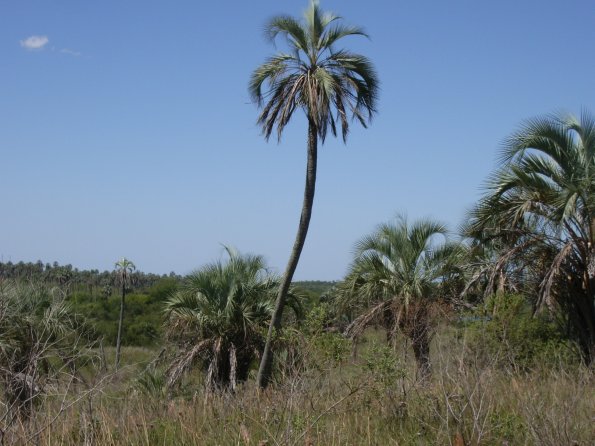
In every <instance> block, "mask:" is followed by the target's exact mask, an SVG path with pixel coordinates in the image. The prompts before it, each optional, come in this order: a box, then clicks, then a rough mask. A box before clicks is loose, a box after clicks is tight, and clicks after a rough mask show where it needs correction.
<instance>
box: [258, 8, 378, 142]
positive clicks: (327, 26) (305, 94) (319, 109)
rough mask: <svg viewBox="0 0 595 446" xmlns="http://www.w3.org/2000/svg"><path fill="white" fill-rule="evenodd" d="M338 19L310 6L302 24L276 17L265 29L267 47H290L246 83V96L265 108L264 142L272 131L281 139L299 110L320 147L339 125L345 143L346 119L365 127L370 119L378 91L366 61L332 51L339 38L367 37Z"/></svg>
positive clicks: (359, 57) (364, 58)
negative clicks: (281, 40)
mask: <svg viewBox="0 0 595 446" xmlns="http://www.w3.org/2000/svg"><path fill="white" fill-rule="evenodd" d="M339 19H340V17H339V16H336V15H334V14H332V13H323V12H322V11H321V10H320V7H319V5H318V2H317V1H312V2H311V3H310V7H309V8H308V9H307V10H306V12H305V14H304V20H303V21H302V22H300V21H299V20H296V19H295V18H293V17H291V16H279V17H275V18H273V19H272V20H271V21H270V22H269V23H268V25H267V26H266V35H267V37H268V38H269V39H270V40H271V41H274V40H275V38H276V37H277V36H278V35H282V36H284V37H285V38H286V40H287V44H288V46H289V51H288V52H287V53H278V54H276V55H275V56H273V57H271V58H269V59H268V60H267V61H266V63H264V64H263V65H261V66H260V67H258V68H257V69H256V70H255V71H254V73H253V74H252V78H251V79H250V86H249V90H250V94H251V96H252V98H253V100H254V101H255V102H256V103H257V104H258V105H259V106H262V107H263V109H262V112H261V114H260V116H259V117H258V123H259V124H260V125H261V126H262V128H263V132H264V134H265V136H266V138H267V139H268V138H269V137H270V135H271V133H272V131H273V129H274V127H275V126H276V127H277V136H278V138H281V134H282V132H283V129H284V128H285V126H286V125H287V123H288V122H289V121H290V119H291V117H292V115H293V112H294V111H295V110H296V109H297V108H301V109H303V110H304V112H305V113H306V116H307V117H308V120H309V121H310V122H311V123H312V124H313V125H314V126H315V128H316V131H317V134H318V136H319V137H320V138H321V140H322V141H324V139H325V137H326V134H327V130H328V128H329V127H330V129H331V132H332V133H333V135H335V136H336V135H337V124H338V123H340V126H341V130H342V136H343V139H344V140H345V139H346V138H347V133H348V132H349V120H348V117H349V115H352V116H353V117H354V118H355V119H357V120H358V121H359V122H360V123H361V124H362V125H363V126H364V127H366V125H367V122H368V121H369V120H370V119H371V118H372V115H373V114H374V112H375V105H376V96H377V91H378V79H377V76H376V72H375V70H374V67H373V66H372V64H371V63H370V61H369V60H368V59H367V58H366V57H364V56H361V55H359V54H354V53H351V52H349V51H347V50H343V49H341V50H336V49H335V45H336V44H337V42H338V41H339V40H340V39H341V38H343V37H346V36H351V35H361V36H366V33H364V31H363V30H362V29H361V28H358V27H354V26H345V25H342V24H340V23H338V21H339ZM265 82H268V89H266V90H265V89H263V85H264V84H265Z"/></svg>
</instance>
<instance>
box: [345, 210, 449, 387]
mask: <svg viewBox="0 0 595 446" xmlns="http://www.w3.org/2000/svg"><path fill="white" fill-rule="evenodd" d="M446 233H447V229H446V227H445V226H444V225H443V224H441V223H438V222H435V221H432V220H418V221H416V222H414V223H413V224H408V222H407V220H406V219H405V218H404V217H398V218H397V221H396V222H395V223H386V224H382V225H380V226H379V227H378V228H377V229H376V231H374V232H373V233H372V234H370V235H368V236H366V237H364V238H362V239H361V240H360V241H358V242H357V244H356V247H355V260H354V261H353V264H352V265H351V268H350V271H349V273H348V275H347V277H346V279H345V280H344V281H343V283H342V284H341V286H340V293H341V294H343V298H347V299H351V301H352V303H353V304H357V303H360V304H362V303H363V304H364V305H365V307H366V310H365V311H364V312H363V314H361V315H360V316H359V317H357V318H356V319H355V320H354V321H353V322H352V323H351V324H350V325H349V326H348V327H347V329H346V331H345V333H346V334H347V335H348V336H349V337H351V338H352V339H355V338H357V337H358V336H360V335H361V334H362V333H363V331H364V330H365V329H366V328H367V327H368V326H370V325H371V324H379V325H381V326H383V327H384V328H385V329H386V330H387V335H388V336H387V339H392V337H393V336H394V334H395V333H396V332H397V331H398V330H400V331H402V332H403V334H405V335H406V336H407V337H408V338H409V339H410V340H411V345H412V348H413V352H414V355H415V360H416V362H417V365H418V371H419V374H420V377H421V378H422V379H424V378H426V377H428V376H429V374H430V369H431V368H430V341H431V338H432V310H433V308H432V305H433V302H435V301H436V299H437V298H438V297H439V296H440V293H441V292H442V290H444V289H446V287H445V284H446V281H447V279H449V278H450V277H451V276H452V272H453V270H454V268H453V267H454V266H455V265H454V264H453V259H455V254H457V253H458V252H459V249H460V248H459V246H458V245H456V244H454V243H448V242H446V241H445V240H446V239H445V236H446ZM436 238H443V239H444V240H443V241H442V242H441V243H437V240H436Z"/></svg>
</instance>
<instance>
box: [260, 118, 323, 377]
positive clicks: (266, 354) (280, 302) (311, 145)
mask: <svg viewBox="0 0 595 446" xmlns="http://www.w3.org/2000/svg"><path fill="white" fill-rule="evenodd" d="M317 157H318V132H317V129H316V125H315V123H314V122H313V121H312V120H311V119H309V120H308V164H307V167H306V186H305V189H304V201H303V204H302V215H301V217H300V224H299V226H298V231H297V235H296V238H295V242H294V244H293V249H292V251H291V256H290V257H289V261H288V262H287V268H286V269H285V274H284V275H283V280H282V282H281V284H280V286H279V294H278V295H277V301H276V303H275V311H274V312H273V317H272V318H271V323H270V325H269V332H268V335H267V340H266V344H265V347H264V351H263V352H262V358H261V360H260V368H259V369H258V377H257V379H256V381H257V384H258V386H259V387H260V388H265V387H266V386H268V384H269V382H270V380H271V373H272V369H273V352H272V350H271V343H272V340H273V335H274V332H275V331H276V330H279V329H280V328H281V319H282V316H283V308H284V306H285V300H286V297H287V291H288V290H289V285H291V280H292V279H293V273H294V272H295V269H296V267H297V265H298V262H299V260H300V255H301V253H302V248H303V247H304V242H305V241H306V235H307V234H308V227H309V225H310V217H311V216H312V205H313V203H314V190H315V186H316V161H317Z"/></svg>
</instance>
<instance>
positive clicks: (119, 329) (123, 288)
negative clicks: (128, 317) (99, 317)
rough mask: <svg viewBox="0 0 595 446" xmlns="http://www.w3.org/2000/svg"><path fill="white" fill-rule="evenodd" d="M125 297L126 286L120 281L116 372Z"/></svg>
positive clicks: (118, 362)
mask: <svg viewBox="0 0 595 446" xmlns="http://www.w3.org/2000/svg"><path fill="white" fill-rule="evenodd" d="M125 297H126V285H125V284H124V281H122V298H121V299H120V319H119V320H118V338H117V339H116V370H118V367H119V366H120V344H121V343H122V325H123V322H124V298H125Z"/></svg>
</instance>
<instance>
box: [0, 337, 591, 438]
mask: <svg viewBox="0 0 595 446" xmlns="http://www.w3.org/2000/svg"><path fill="white" fill-rule="evenodd" d="M329 336H331V335H329ZM401 341H403V342H400V343H399V344H398V345H399V347H398V348H397V349H396V351H394V350H392V349H391V348H389V347H387V346H386V345H385V344H383V343H382V342H381V338H380V337H379V336H375V335H374V334H371V335H370V336H369V337H368V338H367V342H366V343H365V344H364V345H362V346H360V348H359V350H358V355H357V357H356V358H354V357H353V356H351V355H350V354H349V353H347V354H344V352H343V353H342V350H341V348H338V349H336V351H335V352H334V353H333V354H328V352H322V353H321V352H320V351H318V352H317V353H316V354H315V352H314V350H315V349H316V348H317V347H316V345H317V344H316V343H315V342H314V343H310V346H311V347H310V348H311V349H312V351H310V352H306V353H305V354H304V355H305V356H308V355H309V358H310V359H309V360H310V361H311V362H310V363H308V361H302V362H300V364H301V365H300V368H299V370H295V371H294V373H292V371H291V370H285V376H284V379H283V380H282V381H280V382H279V383H277V384H276V385H274V386H272V387H271V388H269V389H268V390H267V391H265V392H259V391H258V390H257V389H256V388H255V387H254V385H253V383H252V381H250V382H248V383H247V384H245V385H244V386H242V387H241V388H240V389H239V391H237V392H236V393H235V394H230V393H223V394H216V393H205V392H204V391H203V390H202V386H201V385H200V374H199V373H198V372H197V373H196V374H195V375H194V376H192V377H190V378H191V379H190V381H189V384H187V385H186V386H185V387H184V388H182V389H181V390H180V392H179V393H180V396H178V397H175V398H173V399H167V398H165V396H164V395H165V394H164V393H163V392H162V389H160V384H161V381H160V380H159V379H158V378H159V376H158V371H157V372H155V373H154V375H153V378H154V379H152V380H149V384H150V385H148V384H147V380H145V381H144V383H145V384H144V386H139V385H138V382H139V380H138V378H139V377H142V376H145V377H146V373H145V375H143V370H144V368H145V366H146V363H147V362H148V360H149V359H150V358H149V357H148V355H146V352H139V351H136V350H135V351H132V350H130V351H124V355H125V356H124V358H126V356H128V357H129V358H135V360H138V364H136V365H135V364H131V363H130V361H129V365H127V366H125V367H124V368H123V369H122V370H121V371H120V372H118V374H114V373H113V372H111V371H109V370H108V371H107V372H106V373H105V374H103V375H101V376H98V377H96V379H95V382H94V383H91V384H88V386H89V387H88V388H86V389H85V388H83V387H82V386H80V387H79V388H78V389H76V391H75V392H71V394H69V396H68V397H67V398H61V397H59V396H58V395H55V396H53V397H52V396H49V397H47V398H46V399H45V401H44V402H43V403H42V404H41V405H40V407H39V409H38V411H37V413H36V415H35V416H34V417H33V418H31V419H29V420H21V421H20V422H17V423H13V424H12V425H10V426H6V425H5V426H3V431H4V438H3V441H4V444H38V445H43V446H46V445H47V446H50V445H387V444H395V445H456V446H462V445H552V446H559V445H592V444H595V431H594V428H593V426H594V425H595V418H594V417H595V392H594V389H595V386H594V384H595V379H594V373H593V371H592V370H589V369H587V368H585V367H583V366H580V365H567V364H560V365H559V366H556V367H552V366H551V364H550V365H548V366H547V367H541V368H540V367H536V368H534V369H532V370H530V371H525V372H519V371H515V370H511V369H506V368H502V367H499V366H498V363H497V357H493V358H490V357H485V355H481V354H478V353H477V352H473V351H472V350H470V349H469V348H468V345H467V343H468V339H467V338H466V336H453V334H452V333H451V332H450V331H449V330H443V331H441V332H440V333H439V335H438V336H437V337H436V339H435V340H434V342H433V349H432V350H433V355H432V361H433V376H432V378H431V380H430V381H429V382H426V383H419V382H416V380H415V368H414V364H413V361H412V360H411V358H410V357H409V354H408V350H407V348H406V345H405V344H404V340H401ZM147 373H149V372H147ZM151 386H152V387H151ZM65 402H66V403H65ZM70 403H72V404H70Z"/></svg>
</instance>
